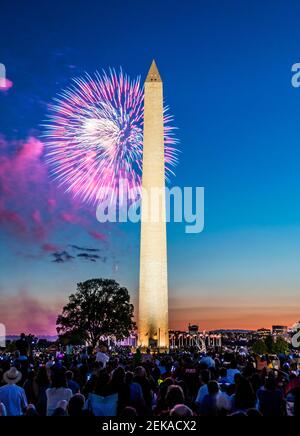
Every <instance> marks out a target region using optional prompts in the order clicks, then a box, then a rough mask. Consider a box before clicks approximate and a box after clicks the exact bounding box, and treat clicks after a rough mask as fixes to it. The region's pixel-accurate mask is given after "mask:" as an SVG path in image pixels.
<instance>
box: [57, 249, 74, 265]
mask: <svg viewBox="0 0 300 436" xmlns="http://www.w3.org/2000/svg"><path fill="white" fill-rule="evenodd" d="M52 257H53V260H52V262H55V263H65V262H69V261H70V260H73V259H74V256H72V255H71V254H70V253H68V252H67V251H65V250H64V251H61V252H58V251H57V252H55V253H52Z"/></svg>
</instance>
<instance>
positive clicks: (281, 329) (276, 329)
mask: <svg viewBox="0 0 300 436" xmlns="http://www.w3.org/2000/svg"><path fill="white" fill-rule="evenodd" d="M287 330H288V328H287V326H286V325H273V326H272V334H273V335H275V336H285V335H286V334H287Z"/></svg>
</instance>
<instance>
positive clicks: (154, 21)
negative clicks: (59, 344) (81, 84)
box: [0, 0, 300, 332]
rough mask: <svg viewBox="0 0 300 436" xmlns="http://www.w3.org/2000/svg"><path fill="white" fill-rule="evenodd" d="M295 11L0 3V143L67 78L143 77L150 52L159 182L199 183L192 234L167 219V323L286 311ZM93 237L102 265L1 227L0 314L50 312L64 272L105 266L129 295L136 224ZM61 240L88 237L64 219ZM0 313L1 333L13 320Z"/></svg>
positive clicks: (297, 217) (292, 207)
mask: <svg viewBox="0 0 300 436" xmlns="http://www.w3.org/2000/svg"><path fill="white" fill-rule="evenodd" d="M299 14H300V4H299V2H296V1H295V2H294V1H289V2H288V3H287V2H284V1H276V0H275V1H264V2H263V4H262V2H259V1H253V0H252V1H243V2H241V1H230V0H226V1H221V0H218V1H196V0H194V1H191V0H187V1H184V2H183V1H176V2H175V1H169V0H165V1H162V0H160V1H159V0H152V1H151V2H146V1H144V2H141V1H135V0H128V1H126V2H125V1H119V0H118V1H117V0H111V1H109V2H104V1H89V0H86V1H84V2H83V1H81V0H79V1H76V2H71V1H64V2H58V1H52V2H51V3H50V2H43V4H41V3H40V2H37V1H31V2H29V3H28V2H21V1H19V2H18V1H15V2H11V3H6V4H5V5H3V6H1V17H0V29H1V38H0V62H2V63H3V64H5V65H6V68H7V76H8V78H9V79H10V80H12V82H13V87H12V88H11V89H10V90H8V91H7V92H5V93H1V94H0V113H1V115H0V132H1V135H2V136H3V137H4V138H5V141H6V142H7V143H14V142H15V141H25V140H26V138H28V137H29V136H30V135H34V137H36V138H39V139H41V133H42V132H41V131H42V129H41V127H40V124H41V123H42V121H43V119H44V117H45V114H46V111H47V104H48V103H49V102H50V101H51V99H52V98H53V97H54V96H55V95H56V94H57V92H59V91H60V90H61V89H62V88H63V87H65V86H67V85H68V84H69V83H70V80H71V79H72V77H74V76H78V75H81V74H82V73H83V72H85V71H87V72H90V73H92V72H94V71H95V70H97V69H98V70H101V69H102V68H104V69H108V67H115V68H118V67H119V66H122V68H123V69H124V71H126V72H127V73H128V74H129V75H130V76H132V77H135V76H137V75H141V76H142V78H143V77H145V76H146V73H147V70H148V68H149V65H150V63H151V61H152V58H155V59H156V61H157V64H158V67H159V70H160V73H161V76H162V78H163V81H164V93H165V100H166V103H167V104H168V105H170V107H171V112H172V113H173V114H174V116H175V124H176V126H178V128H179V130H178V137H179V139H180V149H181V155H180V162H179V165H178V167H177V169H176V177H175V178H173V179H172V181H171V182H172V184H176V185H179V186H204V187H205V230H204V232H203V233H201V234H198V235H187V234H185V233H184V228H183V226H182V225H180V224H170V225H169V226H168V247H169V279H170V306H171V324H172V326H174V327H175V326H179V327H182V328H183V327H184V326H185V325H186V324H187V323H188V322H189V321H192V322H198V323H199V324H200V327H202V328H212V327H221V326H223V327H241V328H242V327H261V326H262V325H263V324H266V325H270V324H271V323H272V321H274V323H280V322H284V323H291V322H292V321H293V322H296V321H297V320H298V318H299V315H298V313H299V310H298V308H299V300H300V296H299V285H300V277H299V266H298V259H299V254H300V253H299V251H300V249H299V243H300V226H299V222H300V206H299V198H300V195H299V194H300V176H299V169H298V166H299V159H300V151H299V150H300V148H299V132H300V123H299V117H300V109H299V108H300V88H297V89H296V88H293V87H292V86H291V77H292V73H291V66H292V65H293V64H294V63H296V62H300V27H299ZM5 153H7V155H8V156H9V155H10V153H12V152H10V151H5ZM52 189H54V190H55V186H54V187H52ZM15 207H16V208H18V205H15ZM59 213H60V210H59V209H58V210H56V212H55V214H59ZM92 225H93V227H94V228H97V229H98V230H99V232H102V229H99V228H98V227H99V225H98V224H97V223H96V222H94V223H93V224H92ZM68 232H69V233H68ZM104 233H105V234H106V235H107V240H108V245H109V248H107V246H105V247H103V246H101V250H103V251H104V250H107V255H108V257H109V260H108V261H107V262H103V263H101V265H99V263H96V264H93V263H82V264H76V266H75V265H73V264H66V265H65V264H64V265H58V264H53V263H51V262H49V259H48V258H47V257H43V258H41V259H32V258H31V259H28V258H26V259H25V257H24V256H22V255H19V254H18V253H19V252H20V251H21V248H22V250H23V251H24V246H25V248H26V251H30V253H32V252H33V251H34V250H35V248H34V244H33V243H32V241H30V242H24V241H20V240H19V239H18V237H16V235H15V234H13V233H10V232H9V229H8V228H7V227H6V226H4V227H3V229H2V233H1V242H3V244H2V246H3V250H1V258H0V267H1V278H0V291H1V292H2V296H3V301H4V303H3V305H2V307H3V308H4V309H5V311H6V312H7V305H8V304H11V302H12V301H14V300H13V298H23V301H24V306H25V307H27V300H28V299H30V298H31V296H33V300H34V301H35V300H36V302H38V303H36V304H39V305H40V306H39V307H42V308H44V305H45V304H47V305H48V304H49V305H50V306H51V305H53V307H54V308H53V313H54V312H55V311H57V307H60V306H59V305H61V302H65V299H66V297H67V295H68V294H69V293H70V292H71V291H72V290H73V289H74V287H75V285H76V282H77V281H78V280H84V279H88V278H90V277H93V276H100V275H101V276H114V277H115V278H116V279H117V280H118V281H119V282H120V283H122V284H124V285H126V286H128V288H129V289H130V291H131V293H132V296H133V298H134V299H135V298H136V295H137V287H138V250H139V228H138V227H137V226H130V225H128V226H112V227H110V228H109V229H105V230H104ZM74 234H76V237H74ZM120 235H122V236H120ZM70 239H72V243H77V244H81V245H88V246H90V245H91V244H92V245H93V244H94V245H95V244H100V242H99V241H95V240H92V239H91V237H90V236H89V235H87V232H86V229H84V230H81V229H80V228H78V229H77V230H76V232H74V231H72V229H67V228H66V227H64V226H61V227H59V228H55V231H54V232H53V233H52V234H51V241H47V242H51V243H53V244H54V243H55V244H58V245H61V244H62V242H61V241H64V244H65V245H66V244H68V243H69V241H70ZM73 239H74V240H73ZM26 244H27V245H28V246H27V245H26ZM97 246H98V245H97ZM16 253H17V254H16ZM128 253H130V255H128ZM14 272H17V274H16V273H15V274H14ZM30 301H31V300H30ZM34 301H33V302H32V301H31V303H32V304H34ZM230 305H231V306H232V307H231V309H230V307H229V306H230ZM29 307H31V306H30V305H29ZM51 307H52V306H51ZM222 308H227V309H226V313H224V311H223V309H222ZM4 309H3V310H4ZM297 311H298V312H297ZM24 318H26V314H25V316H24ZM50 319H54V315H53V316H52V318H51V317H50ZM5 320H6V323H8V328H9V330H10V331H11V332H12V330H14V329H15V325H14V321H13V320H10V317H7V319H6V318H5ZM0 321H1V320H0ZM30 327H31V325H30V324H29V325H26V323H25V324H24V328H28V329H29V328H30ZM46 327H47V326H45V325H44V324H43V323H42V324H41V326H40V330H43V331H44V330H45V329H46ZM35 328H36V329H37V330H38V328H39V327H35ZM51 328H52V327H51ZM52 330H53V328H52Z"/></svg>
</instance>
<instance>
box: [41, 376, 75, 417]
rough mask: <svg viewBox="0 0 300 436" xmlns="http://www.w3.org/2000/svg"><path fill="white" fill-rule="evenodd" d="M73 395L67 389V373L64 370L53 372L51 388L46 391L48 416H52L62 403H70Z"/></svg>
mask: <svg viewBox="0 0 300 436" xmlns="http://www.w3.org/2000/svg"><path fill="white" fill-rule="evenodd" d="M72 395H73V393H72V391H71V389H69V388H68V387H67V378H66V373H65V370H64V369H63V368H56V369H53V370H52V372H51V387H50V388H48V389H47V390H46V397H47V416H51V415H52V414H53V413H54V411H55V409H56V408H57V404H58V403H59V402H61V401H66V402H67V404H68V402H69V401H70V398H71V397H72Z"/></svg>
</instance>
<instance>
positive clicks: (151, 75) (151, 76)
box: [146, 59, 162, 82]
mask: <svg viewBox="0 0 300 436" xmlns="http://www.w3.org/2000/svg"><path fill="white" fill-rule="evenodd" d="M146 82H162V80H161V77H160V74H159V71H158V68H157V65H156V63H155V60H154V59H153V61H152V64H151V66H150V69H149V71H148V74H147V77H146Z"/></svg>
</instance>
